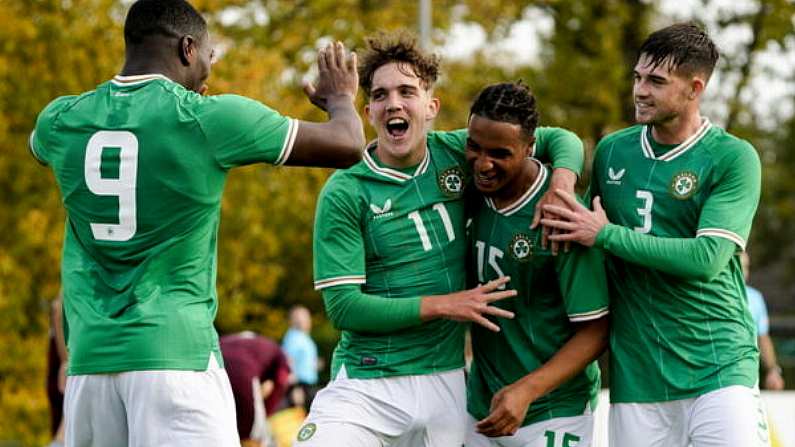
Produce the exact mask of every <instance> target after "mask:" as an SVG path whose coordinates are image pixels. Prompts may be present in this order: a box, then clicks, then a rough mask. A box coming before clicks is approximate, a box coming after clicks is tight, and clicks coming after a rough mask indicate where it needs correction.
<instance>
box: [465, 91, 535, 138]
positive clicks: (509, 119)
mask: <svg viewBox="0 0 795 447" xmlns="http://www.w3.org/2000/svg"><path fill="white" fill-rule="evenodd" d="M469 115H470V117H471V116H472V115H478V116H482V117H483V118H488V119H490V120H492V121H500V122H504V123H511V124H518V125H519V126H520V127H521V128H522V132H523V133H524V134H525V136H526V137H528V138H531V137H533V135H534V134H535V131H536V127H537V126H538V110H537V109H536V98H535V96H533V93H532V92H531V91H530V87H528V86H527V84H525V83H524V82H522V81H521V80H519V81H516V82H503V83H500V84H492V85H489V86H487V87H486V88H484V89H483V90H481V91H480V93H478V96H477V97H476V98H475V102H473V103H472V107H471V108H470V109H469Z"/></svg>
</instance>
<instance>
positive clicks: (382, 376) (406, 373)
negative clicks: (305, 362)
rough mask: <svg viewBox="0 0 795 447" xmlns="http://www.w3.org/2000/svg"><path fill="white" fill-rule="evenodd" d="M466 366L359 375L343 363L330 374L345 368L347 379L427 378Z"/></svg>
mask: <svg viewBox="0 0 795 447" xmlns="http://www.w3.org/2000/svg"><path fill="white" fill-rule="evenodd" d="M465 366H466V365H465V364H464V362H461V363H456V364H455V365H448V366H441V367H436V368H412V369H410V370H406V371H403V370H399V371H389V372H385V371H366V373H365V374H361V371H357V370H356V369H355V368H351V367H349V366H348V365H346V364H345V363H344V362H343V363H342V365H340V367H339V368H337V370H336V371H334V372H333V373H332V374H331V377H336V376H337V374H338V373H339V370H340V369H342V368H343V367H344V368H345V373H346V374H347V377H346V378H348V379H385V378H387V377H405V376H427V375H430V374H438V373H444V372H448V371H453V370H455V369H460V368H464V367H465ZM332 382H333V380H332Z"/></svg>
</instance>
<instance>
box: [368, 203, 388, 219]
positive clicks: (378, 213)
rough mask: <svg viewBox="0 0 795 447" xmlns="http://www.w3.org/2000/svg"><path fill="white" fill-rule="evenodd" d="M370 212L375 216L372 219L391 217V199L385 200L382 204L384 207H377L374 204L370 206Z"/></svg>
mask: <svg viewBox="0 0 795 447" xmlns="http://www.w3.org/2000/svg"><path fill="white" fill-rule="evenodd" d="M370 211H372V212H373V214H375V216H373V219H378V218H381V217H389V216H391V215H392V199H386V202H384V206H378V205H376V204H375V203H371V204H370Z"/></svg>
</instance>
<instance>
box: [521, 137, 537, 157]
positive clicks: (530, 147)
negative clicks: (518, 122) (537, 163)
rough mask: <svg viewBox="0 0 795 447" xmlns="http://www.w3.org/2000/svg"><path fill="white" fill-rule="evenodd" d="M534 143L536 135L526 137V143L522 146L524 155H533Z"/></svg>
mask: <svg viewBox="0 0 795 447" xmlns="http://www.w3.org/2000/svg"><path fill="white" fill-rule="evenodd" d="M535 144H536V136H535V135H534V134H533V135H530V138H528V139H527V144H525V146H524V150H525V157H532V156H533V146H534V145H535Z"/></svg>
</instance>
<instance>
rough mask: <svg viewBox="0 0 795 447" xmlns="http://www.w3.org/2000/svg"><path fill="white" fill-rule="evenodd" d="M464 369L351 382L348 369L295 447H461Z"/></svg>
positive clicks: (327, 391)
mask: <svg viewBox="0 0 795 447" xmlns="http://www.w3.org/2000/svg"><path fill="white" fill-rule="evenodd" d="M465 430H466V384H465V382H464V370H463V369H456V370H453V371H447V372H443V373H438V374H425V375H417V376H400V377H386V378H380V379H349V378H347V376H346V374H345V369H344V368H343V369H342V370H341V371H340V373H339V374H337V377H336V378H335V379H334V381H333V382H331V383H329V384H328V386H326V388H324V389H323V390H321V391H320V392H319V393H318V394H317V396H316V397H315V400H314V401H313V402H312V408H311V409H310V411H309V416H307V419H306V421H304V425H303V426H302V427H301V429H300V430H299V432H298V436H297V438H296V441H295V442H294V443H293V446H294V447H335V446H340V447H342V446H344V447H382V446H390V447H392V446H401V447H451V446H455V447H459V446H461V445H462V444H463V443H464V435H465Z"/></svg>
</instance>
